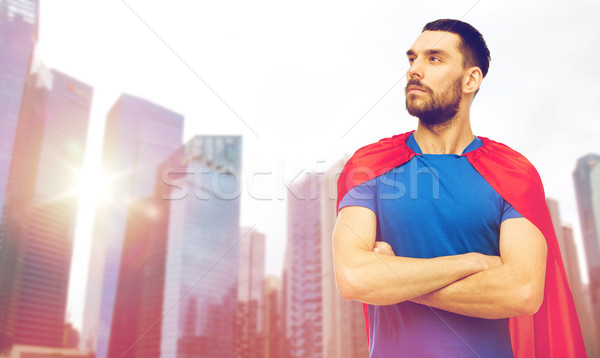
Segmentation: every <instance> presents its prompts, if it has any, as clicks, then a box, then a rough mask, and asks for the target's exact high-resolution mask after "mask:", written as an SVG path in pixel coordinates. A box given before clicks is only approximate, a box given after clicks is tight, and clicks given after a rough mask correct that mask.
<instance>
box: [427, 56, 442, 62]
mask: <svg viewBox="0 0 600 358" xmlns="http://www.w3.org/2000/svg"><path fill="white" fill-rule="evenodd" d="M429 61H432V62H439V61H440V59H439V58H437V57H434V56H431V57H430V58H429Z"/></svg>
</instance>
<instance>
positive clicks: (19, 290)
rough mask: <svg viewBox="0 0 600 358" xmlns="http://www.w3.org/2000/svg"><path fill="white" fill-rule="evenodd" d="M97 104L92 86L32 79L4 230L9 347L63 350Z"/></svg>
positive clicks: (2, 274) (49, 76)
mask: <svg viewBox="0 0 600 358" xmlns="http://www.w3.org/2000/svg"><path fill="white" fill-rule="evenodd" d="M91 101H92V88H91V87H90V86H88V85H86V84H85V83H82V82H80V81H78V80H76V79H74V78H72V77H70V76H68V75H66V74H64V73H61V72H59V71H56V70H51V69H45V68H43V67H41V68H39V70H38V71H37V72H36V73H32V74H31V75H30V77H29V78H28V81H27V84H26V89H25V94H24V97H23V107H22V108H23V110H22V111H21V114H20V118H19V124H18V127H17V131H16V136H15V140H14V149H13V154H12V159H11V167H10V171H9V178H8V184H7V188H8V190H7V192H6V194H7V195H6V196H5V199H4V208H5V210H4V215H3V218H2V225H1V228H0V243H1V245H2V250H0V318H1V319H0V336H1V337H2V341H3V342H4V344H6V343H8V344H13V343H14V344H24V345H37V346H48V347H60V346H61V345H62V344H63V332H64V323H65V310H66V300H67V291H68V282H69V270H70V265H71V252H72V247H73V238H74V227H75V219H76V214H77V203H78V202H77V201H78V196H77V185H78V177H77V173H78V171H80V170H81V167H82V165H83V156H84V150H85V143H86V138H87V128H88V122H89V116H90V107H91ZM4 344H3V345H4Z"/></svg>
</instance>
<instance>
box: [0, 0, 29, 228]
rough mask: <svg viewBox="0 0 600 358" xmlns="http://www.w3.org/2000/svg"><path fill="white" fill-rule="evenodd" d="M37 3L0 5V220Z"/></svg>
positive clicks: (22, 0)
mask: <svg viewBox="0 0 600 358" xmlns="http://www.w3.org/2000/svg"><path fill="white" fill-rule="evenodd" d="M38 7H39V4H38V0H4V1H0V64H1V65H0V220H1V219H2V211H3V209H4V195H5V193H6V184H7V182H8V172H9V168H10V161H11V158H12V152H13V143H14V140H15V134H16V130H17V122H18V120H19V113H20V111H21V101H22V97H23V90H24V89H25V81H26V78H27V74H28V73H29V69H30V67H31V62H32V58H33V51H34V47H35V44H36V41H37V32H38Z"/></svg>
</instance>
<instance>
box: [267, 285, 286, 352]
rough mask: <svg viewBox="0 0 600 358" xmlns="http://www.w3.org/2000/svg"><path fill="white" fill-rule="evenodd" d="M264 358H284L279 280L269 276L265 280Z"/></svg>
mask: <svg viewBox="0 0 600 358" xmlns="http://www.w3.org/2000/svg"><path fill="white" fill-rule="evenodd" d="M265 291H266V292H265V335H264V336H265V355H264V357H265V358H281V357H284V351H283V348H284V344H283V343H284V333H283V330H282V327H283V324H282V323H283V320H282V318H283V317H282V314H283V310H282V304H281V279H279V278H278V277H277V276H273V275H269V276H267V278H266V279H265Z"/></svg>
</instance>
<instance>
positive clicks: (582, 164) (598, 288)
mask: <svg viewBox="0 0 600 358" xmlns="http://www.w3.org/2000/svg"><path fill="white" fill-rule="evenodd" d="M599 163H600V155H598V154H588V155H586V156H583V157H581V158H579V160H577V164H576V166H575V170H574V171H573V181H574V183H575V194H576V197H577V207H578V209H579V221H580V223H581V235H582V237H583V247H584V249H585V250H584V251H585V255H586V256H585V258H586V262H587V268H588V277H589V290H590V299H591V310H592V312H591V316H592V320H593V322H594V330H595V335H596V337H595V341H596V342H600V235H599V232H600V221H599V220H600V173H599V171H600V169H598V167H600V165H598V164H599Z"/></svg>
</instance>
